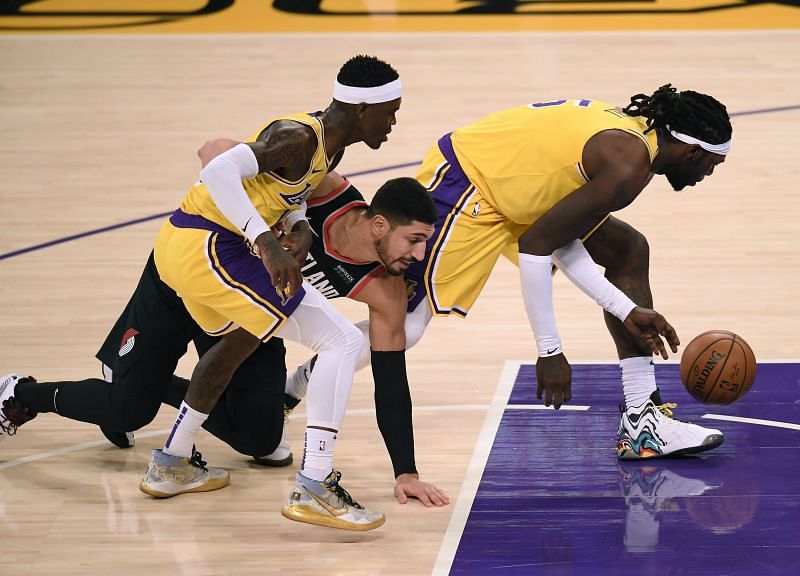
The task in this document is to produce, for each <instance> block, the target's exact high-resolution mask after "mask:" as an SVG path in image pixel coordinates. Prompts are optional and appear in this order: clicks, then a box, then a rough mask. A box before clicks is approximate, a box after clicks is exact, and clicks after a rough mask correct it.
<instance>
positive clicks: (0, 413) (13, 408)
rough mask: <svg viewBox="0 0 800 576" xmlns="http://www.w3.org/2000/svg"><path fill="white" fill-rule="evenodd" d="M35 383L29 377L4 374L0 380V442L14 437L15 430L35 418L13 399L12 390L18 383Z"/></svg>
mask: <svg viewBox="0 0 800 576" xmlns="http://www.w3.org/2000/svg"><path fill="white" fill-rule="evenodd" d="M29 381H30V382H36V380H35V379H34V378H32V377H30V376H27V377H25V376H20V375H19V374H6V375H5V376H3V377H1V378H0V441H2V440H4V439H5V437H6V436H14V435H15V434H16V433H17V429H18V428H19V427H20V426H22V425H23V424H25V422H28V421H30V420H33V419H34V418H35V417H36V412H32V411H31V410H30V409H29V408H28V407H27V406H25V405H24V404H23V403H22V402H20V401H19V400H17V399H16V398H14V389H15V388H16V387H17V384H19V383H20V382H29Z"/></svg>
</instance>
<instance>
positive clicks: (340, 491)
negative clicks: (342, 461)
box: [281, 470, 386, 531]
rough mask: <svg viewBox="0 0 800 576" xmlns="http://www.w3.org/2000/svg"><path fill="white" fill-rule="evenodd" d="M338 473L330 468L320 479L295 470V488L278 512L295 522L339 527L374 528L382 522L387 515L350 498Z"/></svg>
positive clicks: (344, 528) (341, 528)
mask: <svg viewBox="0 0 800 576" xmlns="http://www.w3.org/2000/svg"><path fill="white" fill-rule="evenodd" d="M341 477H342V473H341V472H338V471H337V470H332V471H331V473H330V474H328V477H327V478H325V480H323V481H322V482H320V481H319V480H312V479H310V478H306V477H305V476H303V475H302V474H300V473H299V472H298V473H297V479H296V480H295V485H294V489H293V490H292V493H291V494H289V500H288V501H287V502H286V505H285V506H284V507H283V508H282V509H281V514H283V516H284V517H285V518H288V519H289V520H294V521H295V522H305V523H307V524H316V525H317V526H327V527H328V528H339V529H340V530H360V531H363V530H374V529H375V528H378V527H380V526H383V523H384V522H385V521H386V517H385V516H384V515H383V514H381V513H380V512H376V511H375V510H370V509H369V508H365V507H364V506H362V505H361V504H359V503H358V502H356V501H355V500H353V498H352V497H351V496H350V494H348V493H347V490H345V489H344V488H342V487H341V486H340V485H339V480H340V479H341Z"/></svg>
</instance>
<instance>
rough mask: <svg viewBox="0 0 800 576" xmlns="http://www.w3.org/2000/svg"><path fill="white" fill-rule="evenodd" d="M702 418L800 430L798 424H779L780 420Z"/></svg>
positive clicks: (719, 416)
mask: <svg viewBox="0 0 800 576" xmlns="http://www.w3.org/2000/svg"><path fill="white" fill-rule="evenodd" d="M703 418H708V419H709V420H726V421H728V422H741V423H742V424H758V425H759V426H772V427H773V428H786V429H787V430H800V424H792V423H791V422H781V421H780V420H762V419H761V418H745V417H744V416H728V415H726V414H703Z"/></svg>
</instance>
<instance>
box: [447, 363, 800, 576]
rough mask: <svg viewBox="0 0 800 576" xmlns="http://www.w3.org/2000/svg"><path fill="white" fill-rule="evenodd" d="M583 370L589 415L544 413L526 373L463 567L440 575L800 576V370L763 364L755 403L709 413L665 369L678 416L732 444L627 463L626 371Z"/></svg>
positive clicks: (519, 374)
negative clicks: (620, 449)
mask: <svg viewBox="0 0 800 576" xmlns="http://www.w3.org/2000/svg"><path fill="white" fill-rule="evenodd" d="M573 368H574V371H573V400H572V404H576V405H588V406H589V408H588V409H586V410H571V411H564V410H561V411H558V412H556V411H552V410H538V409H531V406H532V405H537V404H540V402H539V401H537V400H536V398H535V390H536V373H535V366H533V365H528V364H523V365H520V366H519V369H518V370H517V371H516V375H515V377H514V378H513V384H512V385H511V386H510V395H509V396H508V401H507V404H506V405H505V406H504V410H503V413H502V417H501V418H500V419H499V426H496V433H495V435H494V441H493V443H491V450H490V451H489V453H488V459H487V460H486V465H485V469H484V472H483V475H482V477H481V480H480V484H479V485H478V487H477V492H476V493H475V495H474V500H472V502H471V506H470V507H469V514H468V517H466V523H465V525H463V533H462V534H461V536H460V540H459V541H458V545H457V547H454V548H455V550H454V557H452V564H449V561H450V558H446V557H444V558H443V557H442V555H440V559H439V560H440V562H439V564H438V565H437V571H438V572H441V573H447V567H448V566H449V568H450V570H449V573H450V574H453V575H465V574H526V575H529V574H530V575H539V574H542V575H559V576H562V575H585V574H592V575H594V574H615V575H616V574H624V573H632V574H648V575H662V574H663V575H670V576H672V575H681V576H683V575H703V576H709V575H719V574H737V575H738V574H759V575H760V574H798V573H800V474H799V472H800V425H798V424H797V423H798V422H800V364H794V363H774V364H760V365H759V367H758V374H757V376H756V382H755V384H754V386H753V389H752V390H751V392H750V393H749V394H748V395H747V396H746V397H745V398H743V399H742V400H741V401H739V402H738V403H737V404H735V405H733V406H727V407H719V406H703V405H701V404H698V403H697V402H695V401H693V400H692V399H691V398H690V397H689V396H688V394H687V393H686V392H685V390H684V389H683V386H682V384H681V383H680V381H679V377H678V367H677V365H660V366H657V377H658V379H659V383H660V387H661V390H662V395H663V398H664V400H665V401H670V402H677V403H678V409H677V410H676V416H677V417H678V418H680V419H682V420H688V421H693V422H698V423H702V424H703V425H705V426H710V427H715V428H719V429H721V430H722V431H723V432H724V433H725V443H724V444H723V445H722V446H721V447H720V448H718V449H716V450H714V451H711V452H708V453H706V454H704V455H701V456H696V457H687V458H680V459H665V460H653V461H643V462H620V461H618V460H617V458H616V454H615V451H614V439H615V435H616V430H617V425H618V424H619V408H618V403H619V402H620V398H621V387H620V384H619V369H618V367H617V366H615V365H582V366H574V367H573ZM501 387H502V382H501ZM498 396H499V395H498ZM496 401H497V397H496ZM729 417H733V418H734V420H736V418H737V417H738V418H744V419H759V423H755V422H752V421H747V420H746V421H739V420H737V421H731V420H728V419H727V418H729ZM781 423H784V424H783V427H779V426H780V425H781ZM785 423H789V424H790V425H789V426H788V427H787V426H786V425H785ZM487 434H488V435H489V437H490V438H491V435H492V430H487V428H486V427H485V428H484V437H486V435H487ZM479 449H480V445H479ZM462 494H463V493H462ZM459 504H461V505H463V502H462V503H459ZM467 504H469V503H467ZM461 528H462V526H458V525H456V524H454V523H451V526H450V530H449V536H450V537H451V538H452V537H453V535H455V537H456V538H457V537H458V532H459V530H460V529H461ZM445 541H446V542H447V538H446V539H445ZM443 554H445V553H444V552H443ZM445 555H446V554H445Z"/></svg>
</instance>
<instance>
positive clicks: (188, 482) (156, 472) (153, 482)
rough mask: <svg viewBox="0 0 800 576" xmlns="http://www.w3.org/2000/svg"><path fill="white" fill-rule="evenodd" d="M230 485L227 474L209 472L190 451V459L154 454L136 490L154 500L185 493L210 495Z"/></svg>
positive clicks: (198, 454) (201, 458)
mask: <svg viewBox="0 0 800 576" xmlns="http://www.w3.org/2000/svg"><path fill="white" fill-rule="evenodd" d="M229 483H230V474H228V471H227V470H224V469H222V468H208V467H207V466H206V463H205V461H203V456H202V454H200V452H198V451H197V450H194V449H193V450H192V456H191V457H190V458H183V457H181V456H171V455H169V454H164V452H163V451H161V450H153V458H152V459H151V460H150V465H149V466H148V468H147V474H145V477H144V479H143V480H142V482H141V483H140V484H139V490H141V491H142V492H144V493H145V494H149V495H150V496H155V497H156V498H170V497H171V496H177V495H178V494H184V493H186V492H210V491H211V490H219V489H220V488H224V487H225V486H227V485H228V484H229Z"/></svg>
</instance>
